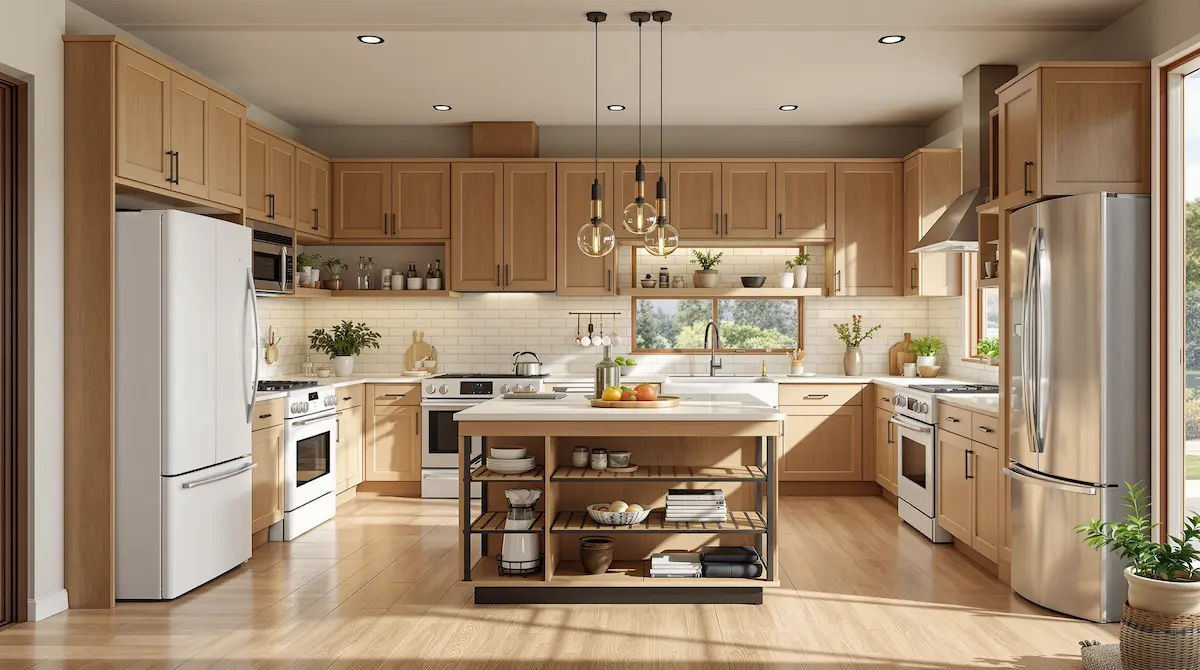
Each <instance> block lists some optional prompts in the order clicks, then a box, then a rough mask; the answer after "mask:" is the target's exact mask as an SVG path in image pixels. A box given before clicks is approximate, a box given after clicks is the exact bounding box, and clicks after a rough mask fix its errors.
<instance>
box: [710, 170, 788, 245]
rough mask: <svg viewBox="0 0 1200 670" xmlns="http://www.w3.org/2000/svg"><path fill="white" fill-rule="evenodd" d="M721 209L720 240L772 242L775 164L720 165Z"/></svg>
mask: <svg viewBox="0 0 1200 670" xmlns="http://www.w3.org/2000/svg"><path fill="white" fill-rule="evenodd" d="M721 184H722V188H723V193H722V196H721V202H722V204H723V205H724V213H723V215H722V218H723V221H722V224H723V226H722V231H721V236H722V237H725V238H729V239H739V240H741V239H749V240H754V239H775V237H776V233H777V229H778V226H777V221H776V218H775V164H774V163H722V164H721Z"/></svg>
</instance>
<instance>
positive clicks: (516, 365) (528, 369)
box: [512, 351, 542, 377]
mask: <svg viewBox="0 0 1200 670" xmlns="http://www.w3.org/2000/svg"><path fill="white" fill-rule="evenodd" d="M525 354H529V355H530V356H533V361H521V360H517V359H519V358H520V357H522V356H524V355H525ZM512 366H513V374H515V375H516V376H518V377H536V376H538V375H540V374H542V362H541V361H540V360H539V359H538V357H537V354H535V353H533V352H532V351H518V352H516V353H514V354H513V363H512Z"/></svg>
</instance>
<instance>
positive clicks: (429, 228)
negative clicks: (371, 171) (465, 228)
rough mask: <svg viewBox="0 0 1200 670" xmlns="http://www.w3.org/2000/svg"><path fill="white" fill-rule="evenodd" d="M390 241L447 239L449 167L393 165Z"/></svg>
mask: <svg viewBox="0 0 1200 670" xmlns="http://www.w3.org/2000/svg"><path fill="white" fill-rule="evenodd" d="M391 190H392V231H391V232H392V237H396V238H399V239H406V240H446V239H450V164H449V163H393V164H392V188H391Z"/></svg>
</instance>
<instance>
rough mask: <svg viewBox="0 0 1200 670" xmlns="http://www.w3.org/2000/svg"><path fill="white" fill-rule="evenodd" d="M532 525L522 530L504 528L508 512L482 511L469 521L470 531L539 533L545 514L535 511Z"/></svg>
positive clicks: (544, 522)
mask: <svg viewBox="0 0 1200 670" xmlns="http://www.w3.org/2000/svg"><path fill="white" fill-rule="evenodd" d="M535 514H536V516H535V517H534V518H533V525H532V526H530V527H529V528H527V529H524V530H505V528H504V524H505V522H506V521H508V512H484V513H483V514H480V515H479V516H478V517H476V518H475V520H474V521H472V522H471V532H472V533H540V532H542V531H543V530H544V529H545V528H546V515H545V514H544V513H542V512H536V513H535Z"/></svg>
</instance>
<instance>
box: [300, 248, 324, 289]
mask: <svg viewBox="0 0 1200 670" xmlns="http://www.w3.org/2000/svg"><path fill="white" fill-rule="evenodd" d="M320 262H321V254H316V253H309V252H307V251H302V252H300V253H298V254H296V265H297V266H299V268H300V269H299V270H297V271H296V283H297V284H299V285H300V286H304V287H315V286H316V284H317V281H318V280H319V275H320V272H321V269H320V268H319V267H318V266H317V263H320ZM313 268H316V269H317V274H318V278H317V279H314V278H313V276H312V271H313Z"/></svg>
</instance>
